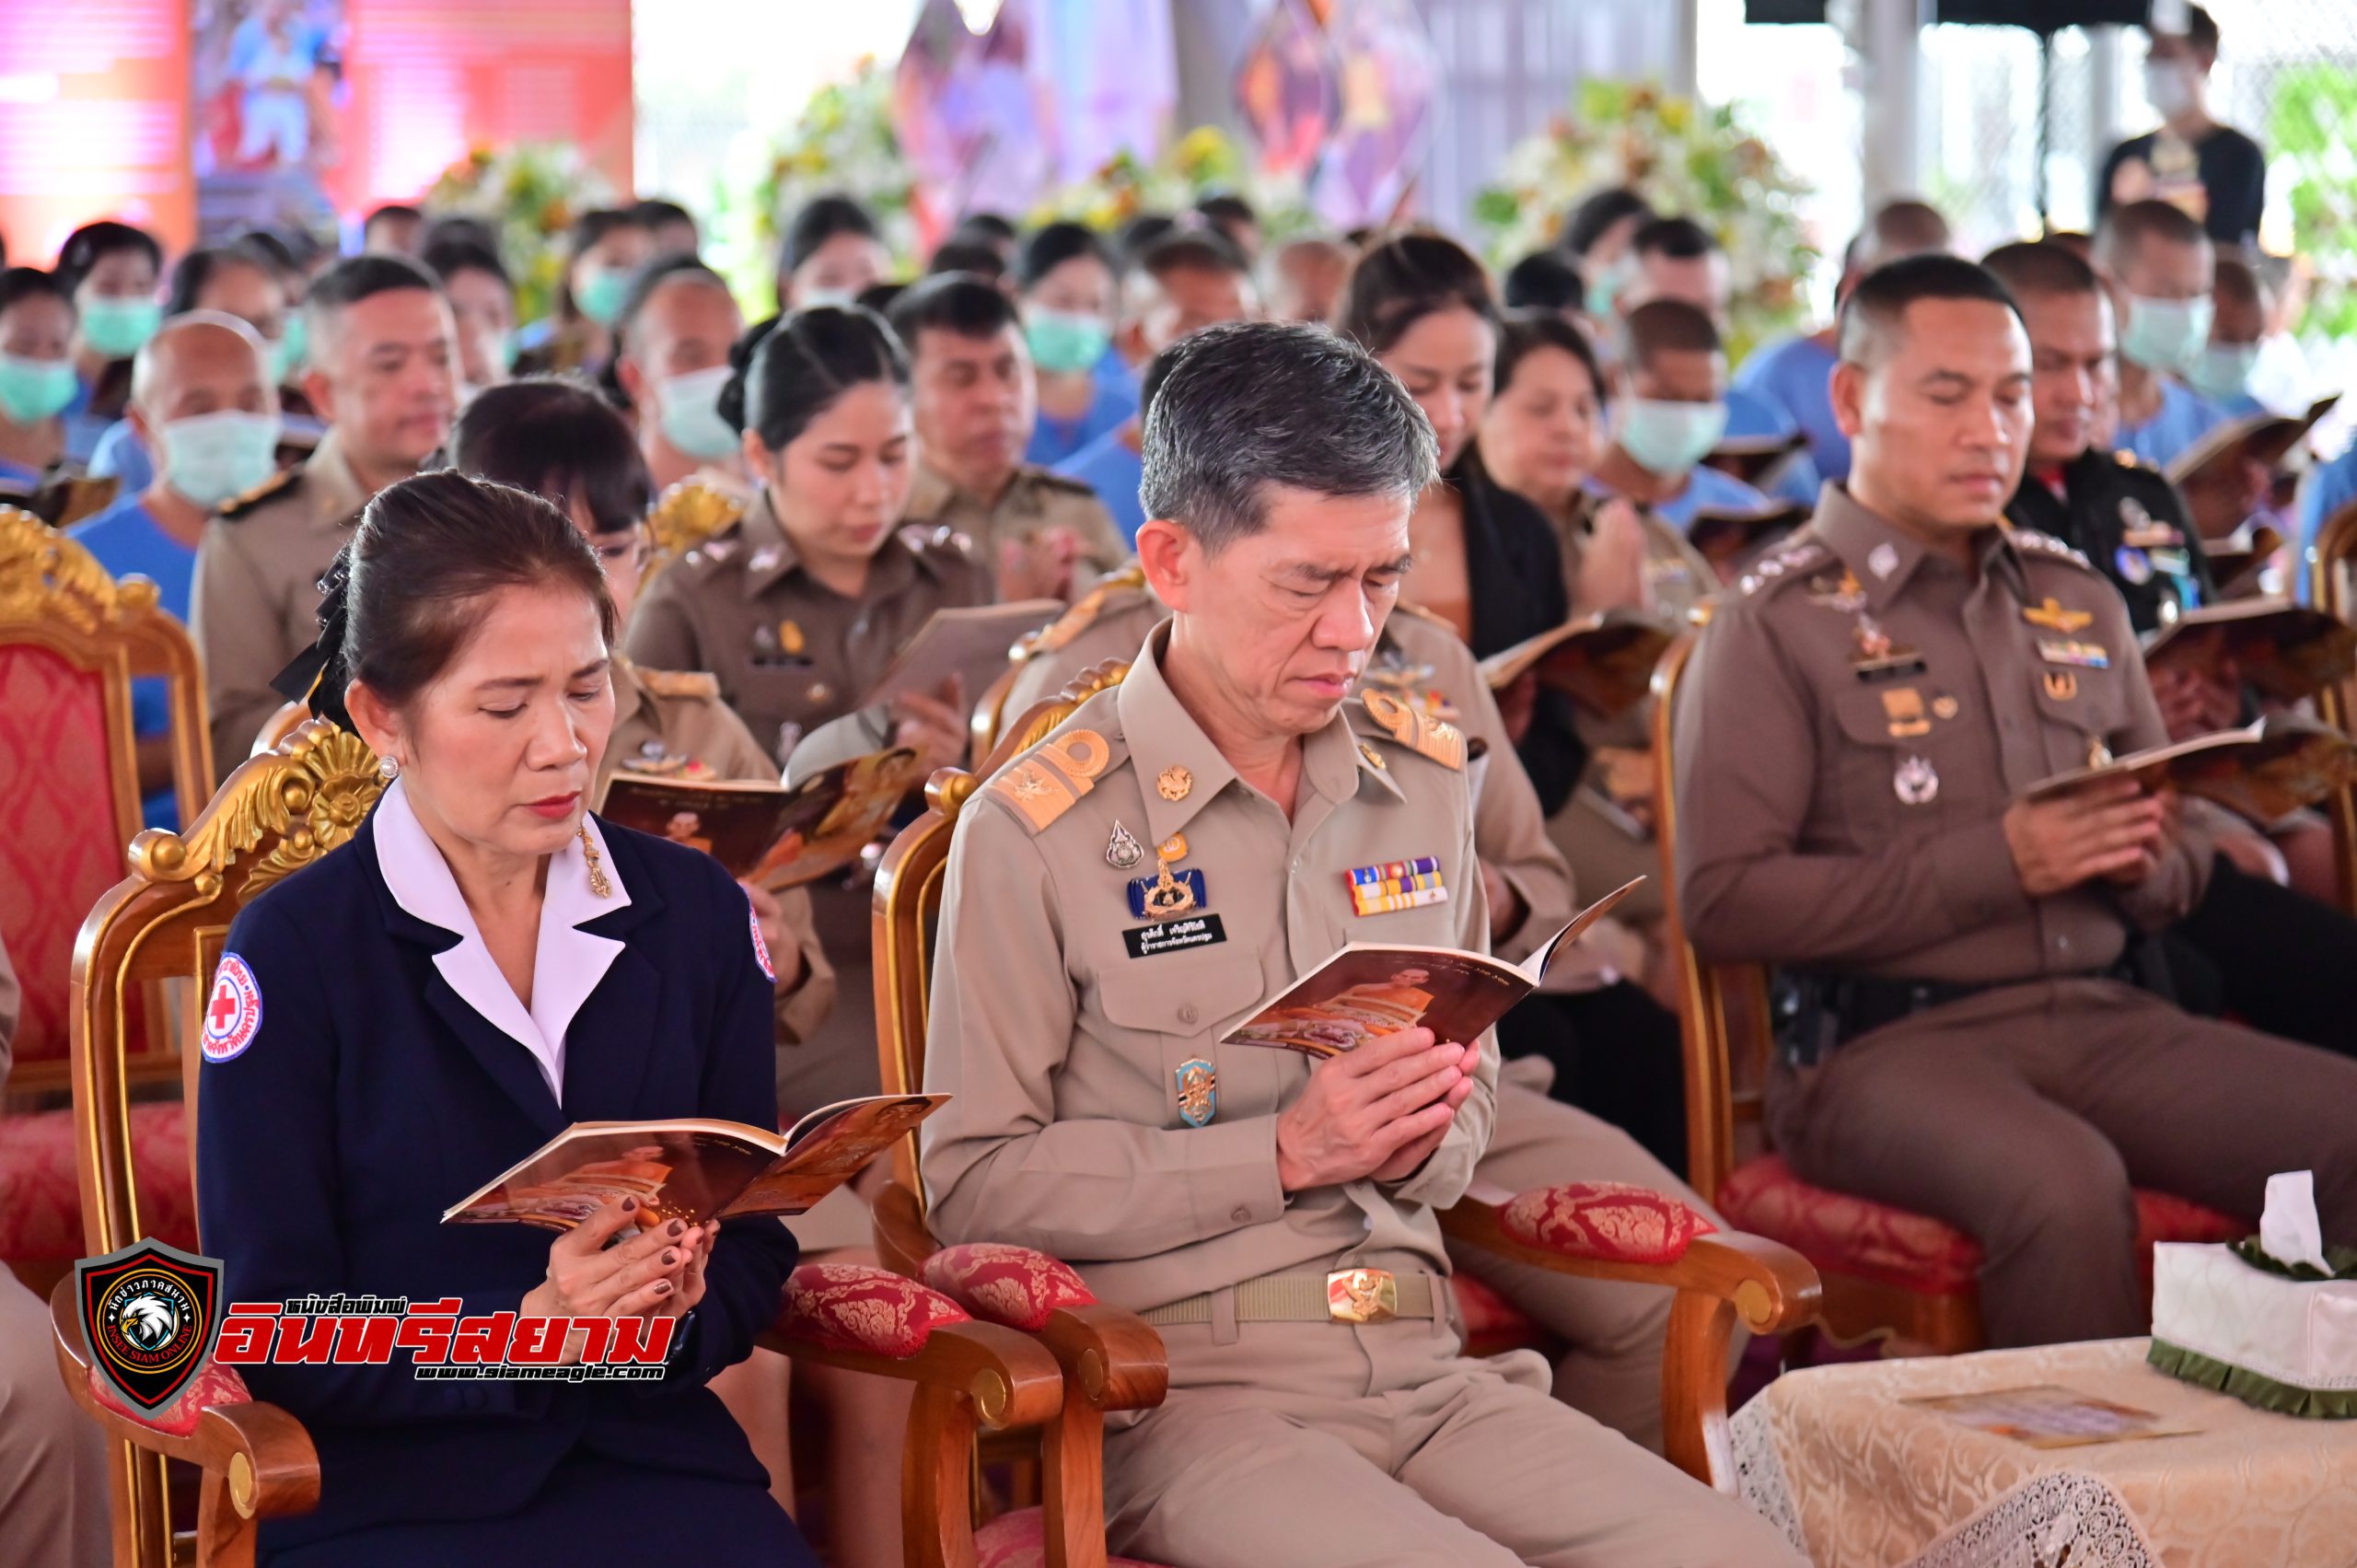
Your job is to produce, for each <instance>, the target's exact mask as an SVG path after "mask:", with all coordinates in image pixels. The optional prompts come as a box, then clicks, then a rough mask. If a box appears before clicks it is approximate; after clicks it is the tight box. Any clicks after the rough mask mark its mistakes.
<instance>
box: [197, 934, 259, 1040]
mask: <svg viewBox="0 0 2357 1568" xmlns="http://www.w3.org/2000/svg"><path fill="white" fill-rule="evenodd" d="M259 1033H261V984H260V983H259V982H258V981H255V979H254V971H253V970H251V969H250V967H248V965H247V963H246V960H245V959H243V958H239V957H238V955H237V954H235V953H227V954H224V955H223V956H222V959H221V967H220V968H219V969H217V970H214V971H213V993H212V995H210V996H208V997H206V998H205V1002H204V1037H203V1040H202V1041H201V1042H200V1048H201V1049H202V1050H203V1052H204V1059H205V1060H206V1061H207V1062H230V1061H234V1060H236V1059H237V1058H238V1057H240V1056H243V1055H244V1054H245V1053H246V1047H248V1046H250V1045H251V1044H253V1042H254V1036H255V1035H257V1034H259Z"/></svg>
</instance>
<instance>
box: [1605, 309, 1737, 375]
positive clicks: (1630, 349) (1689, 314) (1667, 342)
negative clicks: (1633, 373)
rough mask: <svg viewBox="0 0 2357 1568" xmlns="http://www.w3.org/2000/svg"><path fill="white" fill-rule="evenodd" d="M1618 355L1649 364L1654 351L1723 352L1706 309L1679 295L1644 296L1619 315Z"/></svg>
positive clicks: (1631, 362) (1724, 345)
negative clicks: (1641, 303) (1667, 296)
mask: <svg viewBox="0 0 2357 1568" xmlns="http://www.w3.org/2000/svg"><path fill="white" fill-rule="evenodd" d="M1620 339H1621V343H1623V345H1624V348H1623V351H1622V355H1621V357H1622V358H1623V359H1624V360H1626V361H1627V362H1628V364H1629V365H1630V366H1631V367H1634V366H1643V365H1650V364H1652V363H1653V357H1654V355H1655V354H1723V353H1724V352H1725V351H1726V344H1725V343H1724V341H1723V340H1722V339H1721V338H1720V337H1719V329H1718V327H1717V326H1716V325H1715V324H1713V322H1712V320H1711V316H1710V312H1709V311H1707V310H1702V309H1700V308H1696V307H1695V306H1692V305H1689V304H1688V303H1687V302H1686V301H1684V300H1682V299H1648V300H1646V301H1645V302H1644V303H1643V305H1640V306H1638V307H1637V308H1635V309H1634V310H1631V311H1630V312H1629V314H1628V315H1627V316H1626V317H1624V318H1622V319H1621V322H1620Z"/></svg>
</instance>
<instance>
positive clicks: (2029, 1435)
mask: <svg viewBox="0 0 2357 1568" xmlns="http://www.w3.org/2000/svg"><path fill="white" fill-rule="evenodd" d="M1899 1402H1900V1403H1901V1404H1907V1405H1913V1406H1915V1407H1916V1408H1917V1409H1919V1410H1927V1411H1933V1412H1935V1413H1937V1414H1940V1415H1944V1416H1946V1417H1947V1418H1948V1419H1949V1420H1950V1421H1954V1422H1959V1423H1962V1424H1964V1425H1966V1426H1968V1427H1971V1428H1972V1429H1973V1430H1974V1431H1976V1432H1986V1433H1988V1434H1990V1435H1991V1436H1993V1437H2010V1438H2012V1439H2013V1440H2014V1442H2016V1443H2021V1444H2026V1445H2027V1446H2029V1447H2032V1448H2084V1447H2090V1446H2094V1445H2096V1444H2098V1443H2133V1442H2137V1441H2139V1440H2140V1439H2142V1438H2146V1437H2183V1436H2187V1435H2189V1434H2191V1433H2193V1432H2195V1431H2197V1430H2199V1429H2198V1428H2195V1427H2190V1426H2186V1425H2182V1424H2180V1423H2176V1422H2171V1421H2168V1420H2166V1419H2165V1418H2164V1417H2162V1416H2160V1415H2159V1414H2157V1413H2155V1412H2154V1411H2147V1410H2138V1409H2137V1408H2136V1407H2135V1406H2134V1405H2123V1404H2119V1403H2116V1402H2114V1401H2113V1400H2099V1399H2097V1398H2096V1397H2095V1396H2094V1395H2093V1394H2082V1393H2078V1392H2076V1391H2075V1390H2073V1389H2070V1388H2062V1387H2061V1386H2060V1385H2058V1384H2053V1383H2038V1384H2033V1385H2031V1386H2030V1387H2028V1388H1989V1389H1985V1390H1983V1391H1981V1392H1980V1393H1974V1394H1935V1395H1932V1396H1930V1397H1928V1398H1924V1399H1917V1400H1900V1401H1899Z"/></svg>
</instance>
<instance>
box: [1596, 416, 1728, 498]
mask: <svg viewBox="0 0 2357 1568" xmlns="http://www.w3.org/2000/svg"><path fill="white" fill-rule="evenodd" d="M1726 429H1727V405H1726V404H1725V403H1724V402H1713V403H1677V402H1667V401H1658V400H1655V399H1653V398H1623V399H1621V400H1620V422H1619V435H1620V446H1621V449H1622V450H1624V451H1626V452H1627V453H1628V454H1629V455H1630V456H1631V458H1634V459H1636V460H1637V466H1638V467H1640V468H1642V469H1643V470H1645V471H1646V472H1648V473H1654V474H1659V475H1660V476H1661V477H1662V478H1664V479H1676V478H1678V477H1679V476H1680V475H1683V474H1686V473H1689V472H1690V471H1692V470H1693V468H1694V465H1695V464H1697V463H1699V462H1701V460H1702V459H1704V458H1707V457H1709V456H1710V455H1711V449H1712V448H1713V447H1716V446H1717V445H1718V444H1719V438H1720V437H1721V436H1724V435H1725V434H1726Z"/></svg>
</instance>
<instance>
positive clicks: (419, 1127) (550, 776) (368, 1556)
mask: <svg viewBox="0 0 2357 1568" xmlns="http://www.w3.org/2000/svg"><path fill="white" fill-rule="evenodd" d="M340 569H341V570H342V571H343V574H344V580H343V585H342V587H341V588H340V589H338V590H337V591H336V592H334V593H332V594H331V597H330V598H329V601H328V604H327V605H326V607H325V608H324V609H323V610H322V625H323V627H324V630H323V631H322V633H321V638H320V647H319V653H320V655H322V656H323V657H324V660H325V663H324V667H323V673H322V679H321V680H320V682H319V687H318V693H319V695H318V696H315V698H314V706H315V707H316V708H318V709H319V711H321V712H324V713H327V714H330V715H331V716H334V717H337V718H339V719H341V720H344V721H346V722H348V723H349V724H350V725H351V726H352V727H353V728H354V729H356V730H357V731H358V733H359V734H360V735H361V736H362V737H363V738H365V739H366V741H367V742H368V744H369V745H370V747H371V748H372V749H375V751H376V752H377V755H378V756H379V757H382V758H383V759H385V770H386V772H387V773H388V775H389V777H390V778H391V780H392V782H391V784H389V787H388V788H387V790H386V792H385V795H384V797H383V799H382V801H381V802H380V803H379V804H378V806H377V809H376V811H375V812H374V814H373V815H372V816H371V817H370V818H369V819H368V821H367V822H366V823H365V824H364V825H363V826H362V828H361V829H360V830H359V832H358V833H357V834H356V835H354V839H353V842H351V843H349V844H347V845H345V846H344V847H343V848H342V849H339V850H337V851H335V852H334V853H332V854H329V855H327V856H326V857H325V858H323V859H322V860H321V861H320V862H319V865H316V866H314V867H312V868H310V869H308V870H306V871H304V872H302V873H300V874H299V875H297V876H295V877H290V878H289V879H287V880H286V881H284V882H283V883H281V884H279V885H278V886H276V887H274V888H273V889H269V890H268V891H266V892H264V893H263V894H262V895H261V897H259V898H257V899H256V900H254V901H253V903H252V904H250V906H249V907H248V908H247V909H246V910H245V911H244V912H242V913H240V914H239V915H238V919H237V922H236V923H234V924H233V925H232V926H231V927H230V929H229V937H228V944H227V952H226V956H225V957H224V958H223V959H222V961H221V966H220V969H219V970H218V972H217V974H216V976H215V982H214V990H213V993H212V996H211V999H210V1000H209V1002H208V1005H207V1007H206V1021H205V1026H204V1031H203V1039H202V1040H201V1046H202V1050H203V1056H204V1067H203V1074H202V1086H201V1093H200V1096H199V1098H198V1151H199V1159H198V1169H199V1179H198V1200H199V1206H200V1217H201V1222H202V1225H203V1237H204V1244H205V1246H206V1248H207V1249H208V1250H210V1251H211V1252H213V1253H215V1254H216V1255H217V1256H219V1257H220V1258H221V1259H223V1260H224V1261H225V1263H226V1269H227V1278H226V1282H225V1283H226V1292H227V1295H226V1299H228V1300H231V1301H276V1300H282V1299H284V1298H287V1297H292V1296H298V1295H326V1294H332V1293H335V1292H343V1293H345V1294H348V1295H363V1294H366V1295H382V1296H406V1297H408V1298H410V1299H411V1300H412V1301H433V1300H436V1299H439V1298H444V1297H452V1296H456V1297H459V1298H460V1299H461V1300H462V1301H463V1302H464V1304H465V1310H466V1311H467V1312H469V1313H482V1312H499V1311H513V1312H517V1313H521V1314H528V1315H529V1314H547V1315H570V1316H598V1315H610V1316H643V1317H660V1316H670V1317H674V1318H678V1319H679V1323H678V1324H677V1326H676V1328H675V1330H674V1339H673V1346H674V1348H673V1352H672V1354H671V1358H670V1360H669V1362H668V1366H667V1370H666V1375H665V1377H664V1379H663V1380H662V1381H661V1382H659V1383H598V1382H584V1383H577V1384H571V1383H544V1382H530V1383H522V1382H423V1381H420V1380H419V1379H418V1378H417V1377H416V1376H414V1372H413V1369H412V1367H411V1366H410V1365H407V1357H406V1355H405V1353H396V1356H395V1361H394V1364H393V1365H389V1366H362V1365H302V1366H253V1367H250V1368H247V1369H246V1370H247V1377H248V1381H249V1382H250V1385H251V1386H252V1388H253V1390H254V1394H255V1396H256V1397H257V1398H259V1399H263V1400H271V1401H273V1402H274V1403H277V1404H280V1405H283V1406H284V1407H285V1408H286V1409H287V1410H289V1411H292V1412H293V1413H294V1414H295V1415H296V1416H297V1417H299V1418H300V1419H301V1420H302V1421H303V1423H304V1424H305V1425H306V1426H307V1427H308V1429H309V1431H310V1434H311V1436H312V1438H313V1440H314V1442H315V1443H316V1444H317V1445H318V1448H319V1464H320V1473H321V1491H320V1497H319V1507H318V1509H317V1510H316V1511H315V1512H313V1513H311V1514H308V1515H306V1516H301V1517H299V1518H293V1519H285V1520H277V1521H272V1522H269V1523H266V1524H265V1525H264V1526H263V1527H262V1534H261V1547H262V1554H263V1558H264V1560H265V1561H266V1562H270V1563H273V1564H277V1565H282V1568H293V1565H296V1564H310V1563H322V1564H324V1563H334V1564H336V1565H337V1568H365V1565H369V1564H378V1563H382V1564H395V1563H399V1564H403V1565H407V1564H414V1563H423V1562H435V1563H461V1564H464V1563H483V1564H492V1563H498V1564H507V1563H516V1562H528V1561H533V1560H542V1561H547V1562H552V1563H561V1564H563V1565H564V1568H582V1565H584V1564H593V1563H608V1562H611V1563H623V1562H629V1563H633V1564H640V1563H644V1562H649V1561H656V1560H665V1561H692V1560H694V1559H695V1558H696V1557H697V1556H699V1555H700V1554H703V1553H714V1554H717V1553H719V1552H722V1551H726V1553H727V1554H728V1560H730V1561H733V1562H760V1563H765V1564H767V1563H795V1564H798V1563H807V1562H810V1558H809V1555H808V1552H807V1549H806V1548H805V1547H804V1545H803V1543H802V1541H801V1539H800V1538H799V1536H798V1535H796V1533H795V1528H794V1526H793V1524H792V1522H791V1521H789V1520H788V1519H787V1518H786V1516H785V1515H784V1512H783V1511H782V1510H781V1509H780V1508H779V1507H778V1506H777V1504H775V1503H774V1502H772V1500H771V1498H770V1495H769V1492H768V1479H767V1476H766V1474H765V1472H764V1471H763V1469H762V1468H761V1465H760V1463H759V1462H758V1461H756V1460H755V1458H753V1455H752V1452H751V1450H750V1448H749V1446H748V1445H747V1443H746V1441H745V1437H744V1434H742V1432H741V1431H740V1430H739V1429H738V1428H737V1425H736V1423H734V1422H733V1421H731V1420H730V1419H729V1417H728V1414H727V1412H726V1411H725V1410H724V1409H723V1408H722V1407H721V1404H720V1401H719V1400H717V1399H716V1398H714V1396H713V1395H712V1394H711V1393H710V1392H709V1391H708V1390H707V1389H706V1388H705V1387H704V1384H705V1382H706V1381H707V1380H708V1379H709V1378H710V1377H711V1376H713V1375H714V1373H716V1372H718V1371H719V1370H720V1369H721V1368H723V1367H725V1366H727V1365H731V1364H732V1363H735V1362H737V1361H740V1360H742V1359H743V1358H744V1357H745V1355H746V1354H747V1353H749V1350H750V1349H751V1346H752V1342H753V1337H754V1335H755V1334H756V1333H757V1332H758V1331H759V1330H761V1328H762V1327H764V1326H765V1325H766V1324H767V1323H768V1322H769V1321H770V1319H771V1318H772V1317H773V1316H774V1315H775V1313H776V1310H777V1303H778V1295H779V1290H780V1287H781V1285H782V1284H783V1283H784V1279H785V1276H786V1273H787V1272H788V1271H789V1270H790V1269H791V1268H792V1267H793V1265H794V1260H795V1242H794V1237H792V1235H791V1234H790V1233H788V1232H787V1230H786V1229H785V1228H784V1225H780V1224H779V1223H778V1222H776V1221H775V1220H767V1219H759V1220H742V1221H730V1222H727V1223H726V1224H723V1225H709V1226H689V1225H682V1224H680V1223H679V1222H676V1221H674V1222H671V1223H670V1224H668V1225H664V1226H660V1227H657V1228H654V1229H647V1230H640V1229H639V1228H638V1227H637V1225H635V1223H634V1218H633V1212H631V1211H630V1210H629V1209H628V1207H627V1206H626V1205H623V1204H613V1205H609V1206H608V1207H607V1208H606V1209H604V1210H602V1211H600V1212H599V1213H598V1214H596V1215H595V1216H594V1217H593V1218H591V1219H590V1220H589V1221H588V1222H587V1223H586V1224H584V1225H582V1226H580V1227H579V1228H578V1229H575V1230H574V1231H571V1232H568V1233H566V1234H564V1235H563V1236H561V1237H557V1238H556V1239H555V1240H554V1242H553V1243H552V1241H551V1240H550V1238H549V1236H548V1233H547V1232H545V1231H541V1230H537V1229H533V1228H531V1227H528V1226H524V1225H443V1224H441V1223H440V1221H441V1215H442V1212H443V1210H444V1209H445V1208H447V1207H448V1206H449V1205H450V1204H451V1203H453V1202H457V1201H458V1200H459V1199H460V1198H463V1197H465V1196H466V1195H467V1194H468V1193H470V1192H471V1191H474V1189H476V1188H477V1187H479V1186H481V1185H482V1184H483V1183H484V1182H486V1181H488V1180H489V1179H492V1178H493V1177H494V1176H496V1175H498V1174H499V1173H500V1172H501V1171H502V1170H505V1168H507V1167H509V1166H510V1165H512V1164H514V1163H515V1162H516V1161H517V1159H519V1158H521V1157H522V1156H525V1155H527V1154H528V1153H530V1152H531V1151H532V1150H533V1149H534V1148H536V1147H538V1146H539V1145H540V1144H542V1143H543V1142H545V1141H546V1140H547V1139H548V1138H549V1137H551V1136H552V1134H554V1133H555V1132H558V1131H559V1130H561V1129H562V1128H563V1127H564V1126H565V1125H567V1124H568V1123H570V1122H575V1121H621V1120H637V1119H645V1118H656V1117H680V1116H713V1117H724V1118H727V1119H729V1120H732V1121H746V1122H751V1123H755V1124H757V1125H763V1126H774V1125H775V1116H776V1110H775V1098H774V1090H773V1085H772V1043H771V1028H772V1026H771V1013H772V986H771V981H770V979H769V977H768V971H769V958H768V955H767V953H766V951H765V950H764V949H763V947H762V945H761V938H760V935H759V931H758V928H757V927H756V925H755V923H754V922H753V918H752V912H751V910H750V908H749V905H748V903H747V901H746V898H745V894H744V891H743V890H742V889H739V888H738V887H737V885H736V884H735V883H734V882H732V881H730V880H729V878H728V876H727V874H726V872H725V871H723V870H722V869H721V867H720V865H719V864H718V863H717V862H715V861H714V860H713V859H712V858H711V857H709V856H708V855H704V854H698V853H696V852H695V851H692V850H689V849H684V848H681V847H679V846H677V845H673V844H669V843H666V842H663V841H661V840H658V839H655V838H650V837H647V836H645V835H644V834H639V833H634V832H631V831H629V830H625V829H621V828H615V827H610V826H606V825H604V824H601V823H600V822H598V820H597V819H595V818H594V817H591V816H590V815H588V813H587V812H586V810H585V809H584V800H585V793H586V791H587V790H588V788H589V787H590V782H591V780H592V779H593V778H594V777H595V775H596V773H597V770H598V757H599V755H600V753H601V752H602V750H603V749H604V747H605V744H606V738H607V735H608V732H609V730H610V727H611V726H612V723H613V692H612V688H611V686H610V683H609V680H608V677H607V669H608V649H609V647H610V645H611V643H612V640H613V634H614V612H613V606H612V603H611V601H610V599H609V598H607V595H606V589H605V584H604V580H603V578H602V576H601V575H600V573H599V570H598V560H597V557H596V555H595V554H594V553H593V552H591V550H590V548H589V546H588V544H587V543H586V541H585V540H583V539H582V537H581V535H580V534H579V533H578V532H577V531H576V530H575V528H574V527H573V526H572V524H571V523H570V522H568V521H567V520H566V518H565V517H564V515H563V513H561V512H559V511H558V510H557V509H556V508H554V507H553V506H552V505H549V504H548V503H546V502H544V501H542V500H540V499H539V498H537V497H535V496H531V495H528V494H524V493H523V492H521V491H517V490H512V489H508V488H507V487H505V486H502V485H496V484H489V483H483V482H478V481H474V480H470V479H467V478H464V477H462V476H460V475H459V474H457V473H450V472H445V473H433V474H425V475H421V476H419V477H418V478H415V479H411V480H407V481H404V482H401V483H400V484H397V485H394V486H393V487H392V488H391V489H389V490H387V491H385V492H384V493H382V494H379V495H378V496H377V498H376V499H375V500H374V501H372V502H371V503H370V504H369V505H368V509H367V511H366V514H365V515H364V516H363V517H362V519H361V521H360V525H359V528H358V531H357V532H356V533H355V534H354V538H353V540H352V542H351V544H350V545H349V546H348V547H347V549H346V551H345V553H344V556H343V566H342V567H341V568H340ZM339 697H340V698H341V701H340V702H339V701H338V700H337V699H338V698H339Z"/></svg>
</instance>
